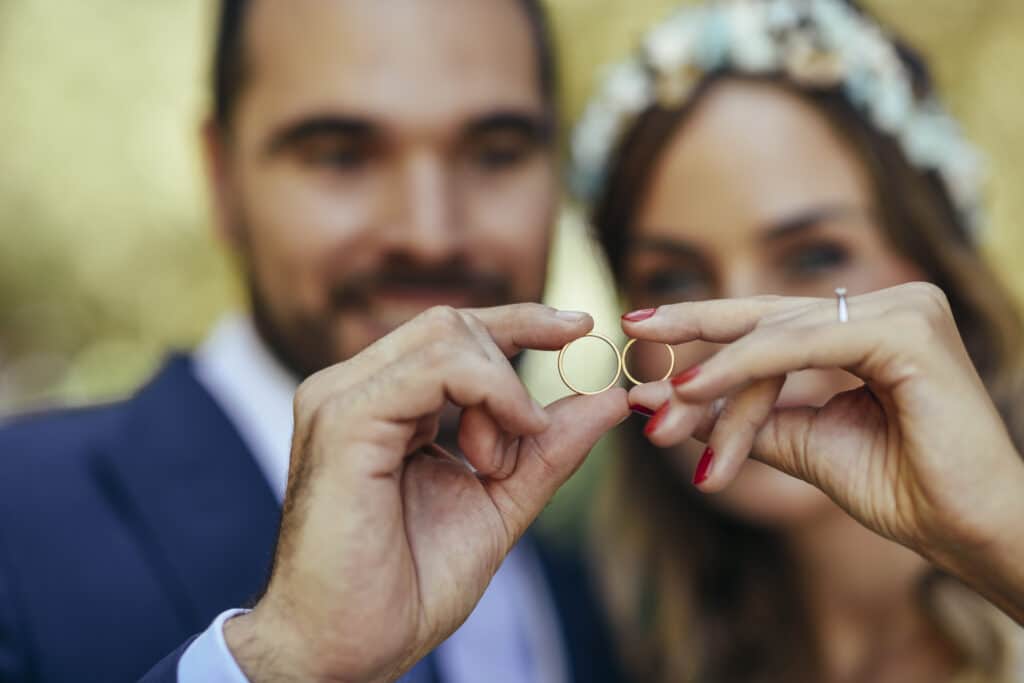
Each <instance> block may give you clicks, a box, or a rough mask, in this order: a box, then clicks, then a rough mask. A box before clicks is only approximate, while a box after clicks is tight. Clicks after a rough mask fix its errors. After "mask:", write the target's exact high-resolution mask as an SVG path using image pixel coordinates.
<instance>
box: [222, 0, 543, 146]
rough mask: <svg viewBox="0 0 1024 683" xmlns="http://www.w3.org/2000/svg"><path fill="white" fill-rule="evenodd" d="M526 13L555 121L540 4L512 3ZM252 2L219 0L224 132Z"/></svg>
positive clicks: (239, 81)
mask: <svg viewBox="0 0 1024 683" xmlns="http://www.w3.org/2000/svg"><path fill="white" fill-rule="evenodd" d="M516 2H518V3H519V4H520V5H521V6H522V8H523V11H524V12H525V13H526V17H527V21H528V22H529V24H530V32H531V34H532V36H533V44H534V48H535V50H536V60H537V69H538V74H537V75H538V81H539V83H540V88H541V94H542V96H543V98H544V101H545V103H546V104H547V108H548V111H549V114H550V116H551V119H552V122H553V123H554V121H555V120H556V119H557V110H558V105H557V89H558V82H557V81H558V78H557V65H556V56H555V46H554V41H553V38H552V35H551V26H550V23H549V22H548V16H547V13H546V12H545V11H544V7H543V5H542V4H541V2H542V0H516ZM251 5H252V0H221V10H220V20H219V22H218V26H217V44H216V46H215V51H214V57H213V116H214V120H215V121H216V123H217V125H218V126H219V127H220V128H222V129H225V130H226V129H228V128H229V127H230V125H231V119H232V116H233V115H234V110H235V106H236V104H237V102H238V97H239V94H240V93H241V91H242V86H243V83H244V80H245V18H246V15H247V13H248V10H249V8H250V6H251Z"/></svg>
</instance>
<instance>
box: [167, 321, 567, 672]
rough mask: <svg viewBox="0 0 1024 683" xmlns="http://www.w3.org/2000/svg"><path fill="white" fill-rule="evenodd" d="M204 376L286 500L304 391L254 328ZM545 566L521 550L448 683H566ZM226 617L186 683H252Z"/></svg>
mask: <svg viewBox="0 0 1024 683" xmlns="http://www.w3.org/2000/svg"><path fill="white" fill-rule="evenodd" d="M194 366H195V371H196V376H197V378H198V379H199V382H200V383H201V384H202V385H203V387H204V388H205V389H206V390H207V391H209V392H210V394H211V395H212V396H213V398H214V400H215V401H216V402H217V403H218V405H220V407H221V408H222V409H223V410H224V412H225V414H226V415H227V416H228V418H229V419H230V420H231V422H232V423H233V424H234V426H235V428H236V429H237V430H238V432H239V434H240V435H241V437H242V440H243V441H244V443H245V444H246V445H247V446H248V447H249V450H250V451H251V452H252V454H253V457H254V458H255V460H256V464H257V465H258V466H259V468H260V470H261V471H262V472H263V475H264V476H265V477H266V478H267V481H268V482H269V484H270V488H271V490H272V491H273V492H274V494H275V495H276V496H277V499H278V501H279V502H280V501H282V500H283V499H284V492H285V485H286V483H287V480H288V459H289V454H290V452H291V437H292V429H293V426H294V424H293V416H292V398H293V396H294V394H295V389H296V387H297V382H296V380H295V379H294V377H293V376H292V375H291V374H290V373H289V372H288V371H287V370H286V369H285V368H284V367H283V366H282V365H281V364H280V363H279V362H278V361H277V359H276V358H275V357H274V355H273V354H272V353H271V352H270V350H269V349H268V348H267V345H266V344H265V343H264V342H263V340H262V339H261V338H260V336H259V334H258V333H257V331H256V328H255V326H254V325H253V323H252V320H251V319H250V318H248V317H246V316H243V315H233V316H230V317H227V318H225V319H223V320H221V321H220V323H218V324H217V326H216V327H215V328H214V330H213V332H212V334H211V335H210V337H209V338H208V339H207V340H206V342H204V343H203V345H202V346H201V347H200V348H199V349H198V350H197V351H196V353H195V354H194ZM542 571H543V570H542V568H541V565H540V560H539V558H538V557H537V554H536V552H535V551H534V550H533V549H532V548H530V547H529V546H528V545H525V544H521V545H520V546H517V547H516V548H514V549H513V550H512V552H511V553H510V554H509V556H508V558H506V560H505V563H504V564H503V565H502V566H501V568H500V569H499V570H498V573H497V574H496V575H495V576H494V579H493V580H492V581H491V584H490V586H488V588H487V591H486V592H485V593H484V596H483V598H482V599H481V600H480V602H479V604H478V605H477V607H476V609H475V610H474V612H473V613H472V614H471V615H470V617H469V619H468V620H467V621H466V623H465V624H463V625H462V627H461V628H460V629H459V630H458V631H456V632H455V634H454V635H452V637H451V638H449V639H448V640H447V641H446V642H445V643H443V644H442V645H441V647H440V648H438V651H437V653H436V660H435V662H436V665H437V668H438V670H439V671H438V672H439V674H440V677H441V679H442V680H443V681H444V682H445V683H476V682H478V681H480V680H481V678H482V677H483V676H486V678H487V680H488V683H563V682H566V681H568V680H569V667H568V662H567V661H566V656H565V648H564V645H563V643H562V637H561V631H560V628H559V621H558V616H557V614H556V612H555V608H554V604H553V602H552V599H551V596H550V593H549V587H548V584H547V581H546V580H545V579H544V576H543V573H542ZM242 611H243V610H229V611H227V612H224V613H223V614H221V615H219V616H218V617H217V618H216V620H214V622H213V623H212V624H211V625H210V627H209V628H208V629H207V630H206V631H204V632H203V633H202V635H200V636H199V637H198V638H197V639H196V640H195V641H193V643H192V644H191V645H190V646H189V648H188V649H187V650H186V651H185V654H184V655H183V656H182V658H181V660H180V661H179V663H178V681H179V683H248V680H247V679H246V677H245V675H244V674H243V673H242V670H241V669H240V668H239V667H238V664H237V663H236V662H235V659H234V657H233V656H232V655H231V651H230V650H229V649H228V647H227V644H226V642H225V640H224V633H223V626H224V622H225V621H227V620H228V619H229V618H231V617H233V616H235V615H237V614H239V613H241V612H242Z"/></svg>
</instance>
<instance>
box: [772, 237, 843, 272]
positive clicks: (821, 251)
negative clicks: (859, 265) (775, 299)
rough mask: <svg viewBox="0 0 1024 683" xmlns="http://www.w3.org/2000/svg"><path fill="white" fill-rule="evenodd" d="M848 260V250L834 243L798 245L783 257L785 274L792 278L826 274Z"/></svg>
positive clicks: (840, 266)
mask: <svg viewBox="0 0 1024 683" xmlns="http://www.w3.org/2000/svg"><path fill="white" fill-rule="evenodd" d="M849 260H850V255H849V252H848V251H847V250H846V249H844V248H843V247H841V246H838V245H834V244H817V245H810V246H804V247H800V248H798V249H795V250H793V251H792V252H790V253H789V254H788V255H786V257H785V258H784V259H783V267H784V269H785V271H786V274H787V275H788V276H790V277H793V278H798V279H806V278H813V277H817V276H820V275H827V274H829V273H831V272H833V271H834V270H836V269H838V268H842V267H843V266H845V265H846V264H847V263H848V262H849Z"/></svg>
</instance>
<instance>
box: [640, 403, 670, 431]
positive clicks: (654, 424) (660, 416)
mask: <svg viewBox="0 0 1024 683" xmlns="http://www.w3.org/2000/svg"><path fill="white" fill-rule="evenodd" d="M671 407H672V406H671V404H669V403H668V402H667V401H666V402H665V405H663V406H662V407H661V408H659V409H658V412H656V413H655V414H654V415H653V416H651V420H650V422H648V423H647V425H646V426H645V427H644V435H645V436H650V435H651V434H654V432H656V431H658V427H660V426H661V423H662V422H664V420H665V416H666V415H668V411H669V408H671Z"/></svg>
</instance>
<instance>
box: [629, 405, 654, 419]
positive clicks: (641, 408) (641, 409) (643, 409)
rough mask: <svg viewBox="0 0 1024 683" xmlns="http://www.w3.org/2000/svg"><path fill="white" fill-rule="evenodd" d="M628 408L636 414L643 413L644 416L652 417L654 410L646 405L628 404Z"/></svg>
mask: <svg viewBox="0 0 1024 683" xmlns="http://www.w3.org/2000/svg"><path fill="white" fill-rule="evenodd" d="M629 409H630V410H632V411H633V412H634V413H636V414H638V415H643V416H644V417H654V411H653V410H651V409H650V408H648V407H646V406H630V407H629Z"/></svg>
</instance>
